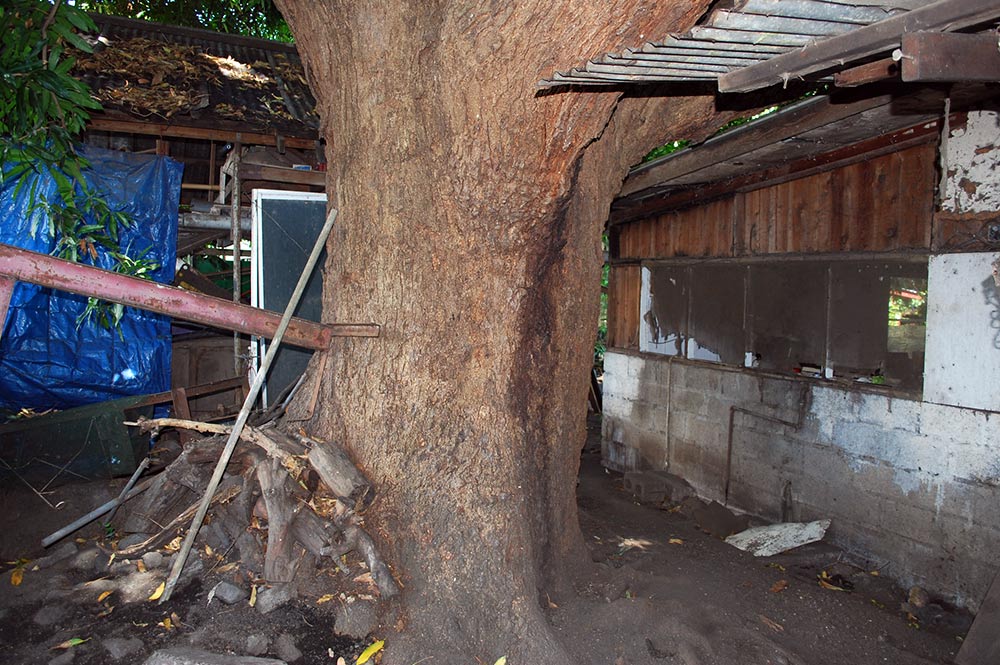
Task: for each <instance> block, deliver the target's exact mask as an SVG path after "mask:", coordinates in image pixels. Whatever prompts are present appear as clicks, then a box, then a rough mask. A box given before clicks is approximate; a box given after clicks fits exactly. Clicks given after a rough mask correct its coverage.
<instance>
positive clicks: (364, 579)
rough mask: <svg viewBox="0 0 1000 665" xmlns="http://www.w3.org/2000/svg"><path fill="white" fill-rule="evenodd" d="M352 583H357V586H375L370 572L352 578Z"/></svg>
mask: <svg viewBox="0 0 1000 665" xmlns="http://www.w3.org/2000/svg"><path fill="white" fill-rule="evenodd" d="M354 581H355V582H358V583H359V584H375V579H374V578H372V574H371V573H370V572H368V573H361V574H360V575H358V576H357V577H355V578H354Z"/></svg>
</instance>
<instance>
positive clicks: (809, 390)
mask: <svg viewBox="0 0 1000 665" xmlns="http://www.w3.org/2000/svg"><path fill="white" fill-rule="evenodd" d="M733 409H736V410H735V412H734V413H733V428H732V437H731V438H732V462H731V469H730V487H729V497H728V504H729V506H730V507H732V508H734V509H737V510H741V511H744V512H747V513H749V514H752V515H755V516H758V517H761V518H764V519H767V520H770V521H777V520H779V519H780V518H781V516H782V511H783V496H785V495H786V494H787V491H788V490H790V495H791V502H790V504H787V505H785V506H784V509H785V511H790V513H789V515H790V519H793V520H812V519H820V518H831V519H832V520H833V525H832V527H831V529H830V535H829V537H830V538H831V539H832V540H833V541H834V542H836V543H837V544H838V545H840V546H841V547H844V548H845V549H847V550H848V551H851V552H853V553H855V554H857V555H859V556H862V557H864V558H866V559H869V560H870V561H872V562H873V563H874V564H878V565H880V566H885V568H884V572H885V574H889V575H891V576H893V577H895V578H896V579H898V580H899V581H900V582H901V583H902V584H904V585H910V584H920V585H922V586H925V587H926V588H927V589H929V590H930V591H932V592H933V593H935V594H937V595H939V596H941V597H943V598H945V599H947V600H950V601H951V602H954V603H956V604H959V605H962V606H966V607H969V608H970V609H972V610H973V611H975V610H977V609H978V607H979V604H980V603H981V602H982V600H983V597H984V596H985V593H986V591H987V589H988V588H989V584H990V582H991V581H992V579H993V576H994V575H995V574H996V573H997V571H998V569H1000V558H998V557H997V555H996V553H997V552H1000V510H998V509H997V507H998V506H1000V413H995V412H988V411H977V410H972V409H964V408H960V407H953V406H943V405H939V404H931V403H926V402H921V401H916V400H912V399H902V398H898V397H891V396H887V395H885V394H878V393H874V392H866V391H862V390H854V389H850V388H849V387H840V386H835V385H834V384H825V383H823V382H821V381H815V380H808V379H801V378H797V377H787V378H786V377H779V376H775V375H765V374H762V373H756V372H753V371H750V370H742V369H739V368H732V367H725V366H715V365H711V364H707V363H696V362H691V361H686V360H683V359H671V358H668V357H663V356H653V355H648V354H633V353H626V352H620V351H609V352H608V353H607V355H606V356H605V376H604V423H603V450H604V458H605V464H606V465H607V466H609V467H610V468H613V469H616V470H619V471H626V470H636V469H664V470H666V469H669V470H670V471H671V472H673V473H676V474H678V475H680V476H682V477H684V478H685V479H687V480H688V482H690V483H691V485H692V486H693V487H694V488H695V489H696V490H697V491H698V493H699V494H700V495H701V496H702V498H704V499H709V500H710V499H716V500H719V501H724V500H725V496H724V480H725V475H726V460H727V448H728V445H729V441H730V430H729V423H730V411H731V410H733ZM778 421H782V422H778ZM786 487H787V488H788V490H786Z"/></svg>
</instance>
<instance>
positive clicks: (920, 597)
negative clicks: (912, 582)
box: [908, 586, 931, 608]
mask: <svg viewBox="0 0 1000 665" xmlns="http://www.w3.org/2000/svg"><path fill="white" fill-rule="evenodd" d="M908 599H909V602H910V605H912V606H914V607H916V608H921V607H926V606H927V603H929V602H931V597H930V594H928V593H927V591H925V590H924V589H923V588H922V587H918V586H914V587H910V595H909V598H908Z"/></svg>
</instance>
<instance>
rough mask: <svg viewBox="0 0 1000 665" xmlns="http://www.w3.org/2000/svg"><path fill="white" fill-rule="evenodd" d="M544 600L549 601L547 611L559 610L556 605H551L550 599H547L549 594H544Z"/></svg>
mask: <svg viewBox="0 0 1000 665" xmlns="http://www.w3.org/2000/svg"><path fill="white" fill-rule="evenodd" d="M545 600H547V601H549V609H553V610H556V609H559V606H558V605H556V604H555V603H553V602H552V599H551V598H549V594H545Z"/></svg>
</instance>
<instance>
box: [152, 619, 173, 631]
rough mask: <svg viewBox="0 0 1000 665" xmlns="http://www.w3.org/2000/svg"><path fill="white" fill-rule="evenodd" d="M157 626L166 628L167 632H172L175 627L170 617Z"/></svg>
mask: <svg viewBox="0 0 1000 665" xmlns="http://www.w3.org/2000/svg"><path fill="white" fill-rule="evenodd" d="M156 625H157V626H161V627H163V628H166V629H167V630H171V629H172V628H173V627H174V624H173V622H171V621H170V617H164V618H163V621H161V622H159V623H158V624H156Z"/></svg>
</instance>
